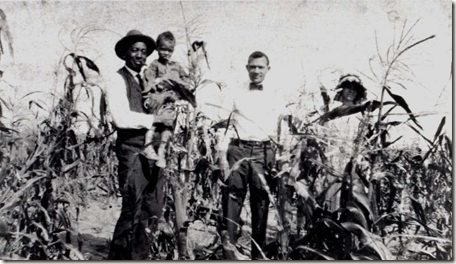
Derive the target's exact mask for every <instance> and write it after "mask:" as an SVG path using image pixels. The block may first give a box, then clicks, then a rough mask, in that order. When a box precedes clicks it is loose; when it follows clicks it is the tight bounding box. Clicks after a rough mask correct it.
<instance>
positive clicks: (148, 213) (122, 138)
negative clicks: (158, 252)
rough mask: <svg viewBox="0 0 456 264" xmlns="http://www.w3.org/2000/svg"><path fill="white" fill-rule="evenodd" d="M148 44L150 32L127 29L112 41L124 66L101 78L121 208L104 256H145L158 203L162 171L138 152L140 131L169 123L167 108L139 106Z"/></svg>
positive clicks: (149, 50)
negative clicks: (113, 136) (154, 110)
mask: <svg viewBox="0 0 456 264" xmlns="http://www.w3.org/2000/svg"><path fill="white" fill-rule="evenodd" d="M154 49H155V41H154V40H153V39H152V38H151V37H149V36H146V35H143V34H141V32H139V31H137V30H131V31H130V32H128V33H127V35H126V36H125V37H123V38H122V39H121V40H119V41H118V42H117V44H116V46H115V51H116V54H117V56H118V57H119V58H120V59H122V60H124V61H125V66H124V67H122V68H121V69H120V70H118V71H117V73H116V74H115V75H114V76H112V77H111V78H109V79H108V80H107V85H106V98H107V103H108V107H109V110H110V112H111V115H112V118H113V121H114V124H115V126H116V127H117V141H116V155H117V158H118V160H119V166H118V177H119V188H120V190H121V192H122V211H121V214H120V217H119V220H118V221H117V224H116V228H115V230H114V235H113V239H112V242H111V246H110V250H109V255H108V259H115V260H119V259H141V260H143V259H147V257H148V253H149V250H150V239H149V238H148V236H147V234H146V228H149V229H152V228H155V225H156V220H157V219H158V218H160V216H161V212H162V209H163V205H164V190H163V189H164V177H163V176H162V171H161V170H160V168H158V167H156V166H154V164H153V163H151V162H149V161H148V160H147V159H146V158H145V157H143V156H142V155H138V153H139V152H140V151H141V149H142V148H143V147H144V141H145V133H146V131H147V130H148V129H149V128H151V127H152V125H153V124H157V123H163V124H165V125H172V122H173V121H174V113H173V112H165V113H164V114H162V115H148V114H146V113H145V111H144V108H143V99H142V95H141V92H142V91H143V86H142V85H143V79H142V76H141V75H140V72H141V68H142V67H143V66H144V65H145V61H146V58H147V56H149V55H150V54H152V52H153V51H154ZM158 144H159V142H158ZM150 219H155V220H152V221H150ZM150 222H152V223H150Z"/></svg>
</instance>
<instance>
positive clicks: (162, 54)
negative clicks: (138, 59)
mask: <svg viewBox="0 0 456 264" xmlns="http://www.w3.org/2000/svg"><path fill="white" fill-rule="evenodd" d="M174 44H175V43H174V42H172V41H161V42H160V44H159V45H158V47H157V52H158V57H159V58H160V59H161V60H163V61H165V62H168V61H169V60H170V59H171V56H172V55H173V52H174Z"/></svg>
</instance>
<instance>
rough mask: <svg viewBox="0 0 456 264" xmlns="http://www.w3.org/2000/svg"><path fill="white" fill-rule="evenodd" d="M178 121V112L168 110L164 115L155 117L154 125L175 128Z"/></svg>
mask: <svg viewBox="0 0 456 264" xmlns="http://www.w3.org/2000/svg"><path fill="white" fill-rule="evenodd" d="M175 119H176V111H174V110H172V109H166V110H164V111H163V112H162V113H160V114H157V115H155V117H154V124H163V125H165V126H173V124H174V120H175Z"/></svg>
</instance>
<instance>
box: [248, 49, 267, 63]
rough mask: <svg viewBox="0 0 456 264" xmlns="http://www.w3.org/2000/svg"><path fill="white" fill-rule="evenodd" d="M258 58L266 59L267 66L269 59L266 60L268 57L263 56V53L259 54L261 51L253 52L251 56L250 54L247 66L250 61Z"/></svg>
mask: <svg viewBox="0 0 456 264" xmlns="http://www.w3.org/2000/svg"><path fill="white" fill-rule="evenodd" d="M259 58H266V63H267V64H268V66H269V58H268V56H267V55H266V54H264V53H263V52H261V51H255V52H253V53H252V54H250V56H249V59H248V61H247V64H249V63H250V61H251V60H253V59H259Z"/></svg>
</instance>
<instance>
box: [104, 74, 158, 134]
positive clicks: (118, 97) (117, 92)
mask: <svg viewBox="0 0 456 264" xmlns="http://www.w3.org/2000/svg"><path fill="white" fill-rule="evenodd" d="M105 92H106V101H107V104H108V109H109V112H110V113H111V116H112V119H113V121H114V125H115V126H116V127H117V128H122V129H143V128H145V129H149V128H151V127H152V125H153V123H154V116H153V115H148V114H143V113H138V112H133V111H131V110H130V103H129V101H128V98H127V89H126V86H125V81H124V79H123V78H122V76H120V75H119V74H113V75H111V76H110V77H109V78H108V79H107V80H106V81H105Z"/></svg>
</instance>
